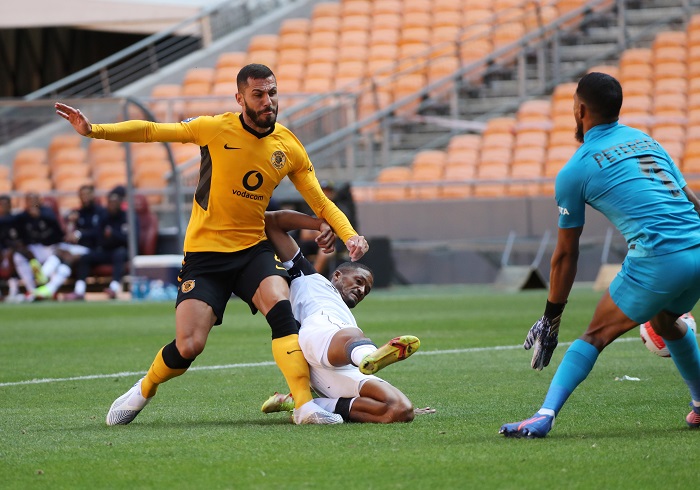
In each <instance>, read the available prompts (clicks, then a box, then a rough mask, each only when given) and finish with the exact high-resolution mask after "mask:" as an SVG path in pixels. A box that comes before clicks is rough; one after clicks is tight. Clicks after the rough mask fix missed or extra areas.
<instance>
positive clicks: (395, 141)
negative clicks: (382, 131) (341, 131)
mask: <svg viewBox="0 0 700 490" xmlns="http://www.w3.org/2000/svg"><path fill="white" fill-rule="evenodd" d="M680 4H681V2H680V1H679V0H660V1H657V0H640V1H638V2H635V3H634V4H629V5H628V6H627V26H626V28H627V33H628V37H629V38H630V39H634V40H635V42H634V43H633V46H635V47H638V46H639V47H643V46H649V45H650V44H651V41H652V40H653V38H654V36H655V35H656V33H657V32H659V31H664V30H678V29H682V28H683V27H684V26H683V23H682V20H684V18H683V17H681V16H679V15H678V13H679V6H680ZM674 16H675V19H676V20H671V21H670V22H667V23H663V24H661V23H659V19H664V18H674ZM619 37H620V28H619V26H618V25H617V23H616V21H615V18H614V16H613V15H611V14H609V13H605V12H603V13H597V12H595V13H592V14H590V15H589V17H588V18H587V20H586V21H585V22H584V23H583V24H582V25H581V26H580V27H579V28H578V29H577V30H576V31H575V32H572V33H565V34H563V35H562V37H561V44H560V46H559V53H560V56H561V61H560V65H559V69H560V72H561V73H563V74H570V75H569V76H570V77H571V79H575V78H577V77H578V76H580V75H582V74H583V73H584V72H585V71H586V70H587V69H588V68H589V67H591V66H593V65H600V64H616V63H617V61H618V60H619V54H620V52H621V51H620V50H619V49H618V48H617V43H618V39H619ZM601 53H609V55H608V56H606V57H604V58H600V54H601ZM528 59H529V60H530V61H531V60H532V59H534V54H533V53H528ZM591 60H594V61H591ZM546 70H547V73H548V74H551V73H552V72H553V70H554V67H552V66H547V68H546ZM538 75H539V74H538V72H537V69H536V67H535V66H534V63H528V67H527V69H526V77H525V83H526V84H527V87H528V89H529V90H534V89H537V88H538V87H539V85H540V82H539V80H538V78H537V77H538ZM517 77H518V75H517V69H516V67H511V68H506V67H500V66H499V67H492V68H491V69H490V71H489V72H488V73H487V75H486V76H485V77H484V83H483V84H482V85H481V86H478V87H477V86H473V85H468V84H464V85H463V87H462V88H461V90H460V98H459V102H458V104H459V119H461V120H476V121H485V120H487V119H489V118H491V117H495V116H499V115H512V114H514V113H515V111H516V110H517V107H518V106H519V104H520V102H521V101H522V100H521V98H520V97H519V95H518V88H519V82H518V78H517ZM561 81H564V80H561ZM529 93H531V92H529ZM423 107H424V110H423V111H421V113H422V114H425V115H437V116H440V115H442V116H447V115H448V108H447V107H446V106H440V105H436V104H430V103H429V104H425V105H424V106H423ZM449 134H450V130H449V129H446V128H444V127H442V126H440V127H434V126H433V127H431V126H427V125H425V124H423V123H420V122H415V123H411V122H404V121H402V122H400V123H397V124H395V125H394V126H393V133H392V138H391V141H390V143H389V144H390V145H391V152H390V154H391V155H392V158H391V161H390V162H388V164H389V165H390V166H391V165H397V164H405V163H406V162H407V161H410V159H409V160H407V158H408V155H409V154H410V152H411V151H415V150H417V149H422V148H437V147H439V142H441V141H447V140H448V139H449V137H448V136H446V135H449ZM376 151H378V149H377V150H376ZM385 163H386V162H385ZM328 170H330V169H328Z"/></svg>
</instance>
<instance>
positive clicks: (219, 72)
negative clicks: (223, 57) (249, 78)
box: [212, 67, 241, 85]
mask: <svg viewBox="0 0 700 490" xmlns="http://www.w3.org/2000/svg"><path fill="white" fill-rule="evenodd" d="M240 69H241V67H224V68H217V69H216V72H215V73H214V80H212V84H213V85H216V84H217V83H223V82H233V83H236V79H237V77H238V72H239V71H240Z"/></svg>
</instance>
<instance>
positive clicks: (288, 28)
mask: <svg viewBox="0 0 700 490" xmlns="http://www.w3.org/2000/svg"><path fill="white" fill-rule="evenodd" d="M310 29H311V19H308V18H305V17H298V18H290V19H284V20H283V21H282V23H281V24H280V28H279V35H280V36H285V35H287V34H305V35H308V33H309V30H310Z"/></svg>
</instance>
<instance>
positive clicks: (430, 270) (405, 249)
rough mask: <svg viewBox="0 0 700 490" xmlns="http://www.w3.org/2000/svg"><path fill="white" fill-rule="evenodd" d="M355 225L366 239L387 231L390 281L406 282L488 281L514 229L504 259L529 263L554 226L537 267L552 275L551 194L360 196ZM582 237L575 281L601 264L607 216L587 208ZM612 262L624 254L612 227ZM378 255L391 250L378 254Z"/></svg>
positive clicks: (589, 278)
mask: <svg viewBox="0 0 700 490" xmlns="http://www.w3.org/2000/svg"><path fill="white" fill-rule="evenodd" d="M357 215H358V216H357V223H358V228H359V232H360V233H361V234H363V235H364V236H366V237H367V238H368V239H369V240H370V244H371V242H372V240H376V239H380V238H388V239H389V241H390V243H391V258H393V262H394V265H395V269H396V274H395V275H394V277H393V278H392V279H393V281H394V282H401V281H402V280H405V281H406V282H408V283H411V284H459V283H492V282H493V281H494V279H495V278H496V276H497V274H498V272H499V270H500V261H501V257H502V255H503V251H504V250H505V247H506V239H507V237H508V235H509V233H510V232H511V231H513V232H515V233H516V236H517V239H516V240H515V242H514V246H513V250H512V253H511V254H510V260H509V261H508V264H509V265H529V264H531V263H532V262H533V260H534V259H535V257H536V254H537V250H538V247H539V244H540V241H541V240H542V237H543V236H544V234H545V233H546V231H547V230H549V231H550V232H551V235H550V239H549V242H548V245H547V247H546V250H545V253H544V256H543V257H542V260H541V261H540V263H539V265H538V270H539V271H540V272H541V274H542V275H543V276H544V278H545V279H546V280H548V278H549V260H550V257H551V252H552V250H553V249H554V245H555V244H556V234H557V219H558V212H557V208H556V204H555V202H554V200H553V199H552V198H532V199H507V198H503V199H474V200H462V201H402V202H372V203H370V202H360V203H357ZM586 218H587V222H586V226H585V227H584V232H583V235H582V237H581V244H582V246H581V256H580V260H579V269H578V275H577V280H578V281H593V280H595V278H596V275H597V273H598V269H599V268H600V265H601V255H602V252H603V243H604V241H605V235H606V232H607V230H608V229H609V228H612V224H611V223H610V222H609V221H608V220H607V219H606V218H605V217H603V216H602V215H601V214H600V213H598V212H597V211H595V210H592V209H588V210H587V213H586ZM613 237H614V239H613V247H612V249H611V254H610V259H609V261H611V262H621V260H622V259H623V258H624V253H625V252H626V246H625V243H624V239H623V238H622V236H621V235H620V234H619V232H617V231H614V235H613ZM370 253H371V251H370ZM374 259H375V260H374V262H379V263H383V260H388V258H386V257H385V258H381V259H380V258H379V257H375V258H374Z"/></svg>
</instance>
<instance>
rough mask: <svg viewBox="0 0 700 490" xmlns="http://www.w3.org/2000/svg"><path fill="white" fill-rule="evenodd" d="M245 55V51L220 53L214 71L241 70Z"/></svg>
mask: <svg viewBox="0 0 700 490" xmlns="http://www.w3.org/2000/svg"><path fill="white" fill-rule="evenodd" d="M246 56H247V53H246V52H245V51H228V52H225V53H221V54H220V55H219V57H218V58H217V59H216V69H217V70H220V69H222V68H239V69H240V68H241V67H243V66H244V65H245V59H246Z"/></svg>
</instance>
